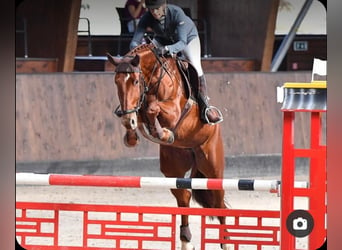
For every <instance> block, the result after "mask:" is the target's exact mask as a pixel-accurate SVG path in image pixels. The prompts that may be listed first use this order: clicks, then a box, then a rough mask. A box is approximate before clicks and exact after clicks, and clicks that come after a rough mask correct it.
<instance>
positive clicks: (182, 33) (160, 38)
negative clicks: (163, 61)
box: [130, 0, 223, 124]
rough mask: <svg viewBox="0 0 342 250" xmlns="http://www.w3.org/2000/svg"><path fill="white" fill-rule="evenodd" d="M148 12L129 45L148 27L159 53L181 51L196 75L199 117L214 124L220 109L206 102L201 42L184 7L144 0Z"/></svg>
mask: <svg viewBox="0 0 342 250" xmlns="http://www.w3.org/2000/svg"><path fill="white" fill-rule="evenodd" d="M145 4H146V7H147V8H148V10H149V11H148V12H146V13H145V14H144V15H143V16H142V17H141V19H140V21H139V24H138V27H137V30H136V31H135V33H134V36H133V39H132V41H131V43H130V49H133V48H134V47H136V46H138V45H139V44H140V43H141V42H142V40H143V37H144V34H145V32H146V30H147V29H148V28H150V29H152V30H153V31H154V33H155V37H154V39H153V43H154V44H155V45H156V47H157V48H158V53H159V54H161V55H166V54H170V55H171V56H174V55H176V54H177V53H178V52H182V54H183V55H184V56H185V58H186V59H187V60H189V61H190V62H191V63H192V65H193V66H194V67H195V69H196V70H197V74H198V77H199V91H198V92H199V93H198V103H199V108H200V116H201V119H202V121H204V122H206V123H209V124H216V123H219V122H221V121H223V117H222V114H221V112H220V111H219V110H218V109H217V108H216V107H213V106H210V105H209V103H208V101H209V98H208V96H207V84H206V80H205V77H204V74H203V70H202V65H201V44H200V39H199V36H198V31H197V28H196V25H195V24H194V22H193V21H192V20H191V19H190V18H189V17H188V16H187V15H185V13H184V11H183V10H182V9H181V8H180V7H178V6H175V5H172V4H166V0H145Z"/></svg>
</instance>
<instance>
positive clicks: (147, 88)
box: [113, 51, 170, 117]
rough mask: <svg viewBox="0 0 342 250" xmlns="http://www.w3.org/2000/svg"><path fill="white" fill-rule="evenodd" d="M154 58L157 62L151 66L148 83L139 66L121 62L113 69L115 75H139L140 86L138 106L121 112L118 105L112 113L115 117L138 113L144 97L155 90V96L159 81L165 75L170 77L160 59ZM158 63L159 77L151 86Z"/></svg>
mask: <svg viewBox="0 0 342 250" xmlns="http://www.w3.org/2000/svg"><path fill="white" fill-rule="evenodd" d="M153 52H154V51H153ZM156 58H157V61H156V62H155V64H154V66H153V69H152V72H151V77H150V79H149V81H148V82H146V81H145V78H144V75H143V74H142V71H141V68H140V64H139V65H138V66H133V65H132V64H130V63H129V62H122V63H120V64H119V65H117V67H116V68H115V73H127V74H130V73H138V74H139V86H140V93H141V94H140V98H139V101H138V105H137V106H136V107H135V108H133V109H127V110H122V108H121V105H120V104H119V105H118V107H117V108H116V109H115V110H114V112H113V113H114V114H115V115H116V116H118V117H122V116H123V115H127V114H131V113H135V112H138V111H139V110H140V108H141V106H142V105H143V103H144V102H145V97H146V95H147V94H148V93H149V92H151V90H153V89H156V90H155V92H154V94H155V95H157V93H158V89H159V86H160V83H161V80H162V79H163V77H164V75H165V73H168V74H169V75H170V73H169V72H168V71H167V70H166V68H165V66H164V64H163V63H162V62H161V60H160V58H159V57H158V56H156ZM158 63H160V64H161V66H162V70H160V75H159V77H158V80H157V81H156V83H154V84H151V81H152V77H153V75H154V72H155V71H156V70H157V66H158Z"/></svg>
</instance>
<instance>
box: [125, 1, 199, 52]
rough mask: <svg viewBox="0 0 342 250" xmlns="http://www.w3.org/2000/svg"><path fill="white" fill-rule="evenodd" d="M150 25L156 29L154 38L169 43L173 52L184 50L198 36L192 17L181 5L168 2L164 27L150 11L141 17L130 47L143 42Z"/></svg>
mask: <svg viewBox="0 0 342 250" xmlns="http://www.w3.org/2000/svg"><path fill="white" fill-rule="evenodd" d="M148 27H150V28H152V30H153V31H154V33H155V37H154V39H156V40H157V41H158V42H159V43H160V44H162V45H164V46H165V45H167V47H168V49H169V51H170V52H171V53H172V54H174V53H177V52H180V51H182V50H183V49H184V48H185V46H186V45H187V44H188V43H189V42H190V41H191V40H192V39H194V38H195V37H196V36H198V31H197V28H196V25H195V24H194V22H193V21H192V20H191V18H190V17H188V16H187V15H185V13H184V11H183V10H182V9H181V8H180V7H178V6H175V5H172V4H168V5H167V7H166V17H165V23H164V27H163V25H161V23H160V22H159V21H158V20H156V19H155V18H154V17H153V16H152V14H151V13H150V12H149V11H148V12H146V13H145V14H144V15H143V16H142V17H141V19H140V21H139V24H138V27H137V30H136V32H135V34H134V36H133V39H132V41H131V43H130V49H133V48H134V47H136V46H138V45H139V44H140V43H141V41H142V38H143V37H144V34H145V32H146V29H147V28H148Z"/></svg>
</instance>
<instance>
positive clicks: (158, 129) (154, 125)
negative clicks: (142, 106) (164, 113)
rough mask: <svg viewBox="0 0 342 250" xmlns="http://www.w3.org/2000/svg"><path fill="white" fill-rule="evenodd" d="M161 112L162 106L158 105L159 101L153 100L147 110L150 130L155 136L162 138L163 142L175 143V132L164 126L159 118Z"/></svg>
mask: <svg viewBox="0 0 342 250" xmlns="http://www.w3.org/2000/svg"><path fill="white" fill-rule="evenodd" d="M159 113H160V106H159V105H158V102H157V101H154V102H151V103H150V104H149V106H148V108H147V112H146V114H147V119H148V122H149V131H150V133H151V135H152V136H153V137H155V138H158V139H160V140H161V141H162V142H166V143H173V141H174V134H173V132H172V131H170V130H169V129H167V128H162V126H161V125H160V123H159V120H158V115H159Z"/></svg>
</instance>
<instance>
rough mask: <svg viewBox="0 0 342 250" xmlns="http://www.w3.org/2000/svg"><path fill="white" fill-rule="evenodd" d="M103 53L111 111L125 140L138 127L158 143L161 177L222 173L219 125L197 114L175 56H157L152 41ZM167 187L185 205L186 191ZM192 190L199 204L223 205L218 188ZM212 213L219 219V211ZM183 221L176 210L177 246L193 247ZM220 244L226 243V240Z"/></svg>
mask: <svg viewBox="0 0 342 250" xmlns="http://www.w3.org/2000/svg"><path fill="white" fill-rule="evenodd" d="M107 56H108V60H109V61H110V62H111V63H112V64H113V65H115V66H116V69H115V73H116V74H115V77H114V80H115V84H116V86H117V94H118V98H119V101H120V105H119V106H118V108H117V109H116V110H115V113H116V115H118V116H119V117H121V122H122V125H123V126H124V127H125V128H126V134H125V136H124V142H125V144H126V146H129V147H132V146H135V145H136V144H137V143H138V142H139V136H138V134H137V128H138V129H139V130H140V132H141V133H142V135H143V136H144V137H146V138H147V139H149V140H151V141H153V142H156V143H158V144H160V152H159V154H160V170H161V172H162V173H163V174H164V175H165V176H166V177H179V178H183V177H184V176H185V174H186V173H187V172H188V171H189V170H191V174H190V177H191V178H223V170H224V166H225V162H224V152H223V142H222V136H221V128H220V125H219V124H216V125H209V124H204V123H203V122H202V121H201V120H200V116H199V112H200V111H199V107H198V105H197V102H196V101H195V100H194V98H193V97H192V95H191V92H192V91H193V90H191V89H189V88H188V87H187V86H189V84H186V83H184V82H186V78H184V77H183V76H182V74H181V71H180V70H179V69H178V66H177V62H176V60H175V59H174V58H171V57H168V58H167V57H159V56H158V55H157V54H156V52H155V49H154V46H153V45H152V44H144V45H140V46H138V47H136V48H135V49H133V50H132V51H130V52H128V53H127V54H126V55H125V56H124V57H123V58H117V57H113V56H111V55H109V54H107ZM189 66H190V65H189ZM196 79H197V75H196ZM194 96H196V95H194ZM171 192H172V194H173V195H174V196H175V197H176V199H177V204H178V206H179V207H189V202H190V198H191V192H190V191H188V190H186V189H172V190H171ZM192 196H193V197H194V199H195V200H196V201H197V202H198V203H199V204H200V205H201V206H203V207H207V208H226V205H225V203H224V190H192ZM218 219H219V222H220V223H221V224H225V217H218ZM188 224H189V223H188V216H182V218H181V227H180V228H181V230H180V239H181V241H182V249H193V247H192V245H191V244H190V240H191V233H190V229H189V226H188ZM222 247H223V249H228V245H226V244H225V245H222Z"/></svg>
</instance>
